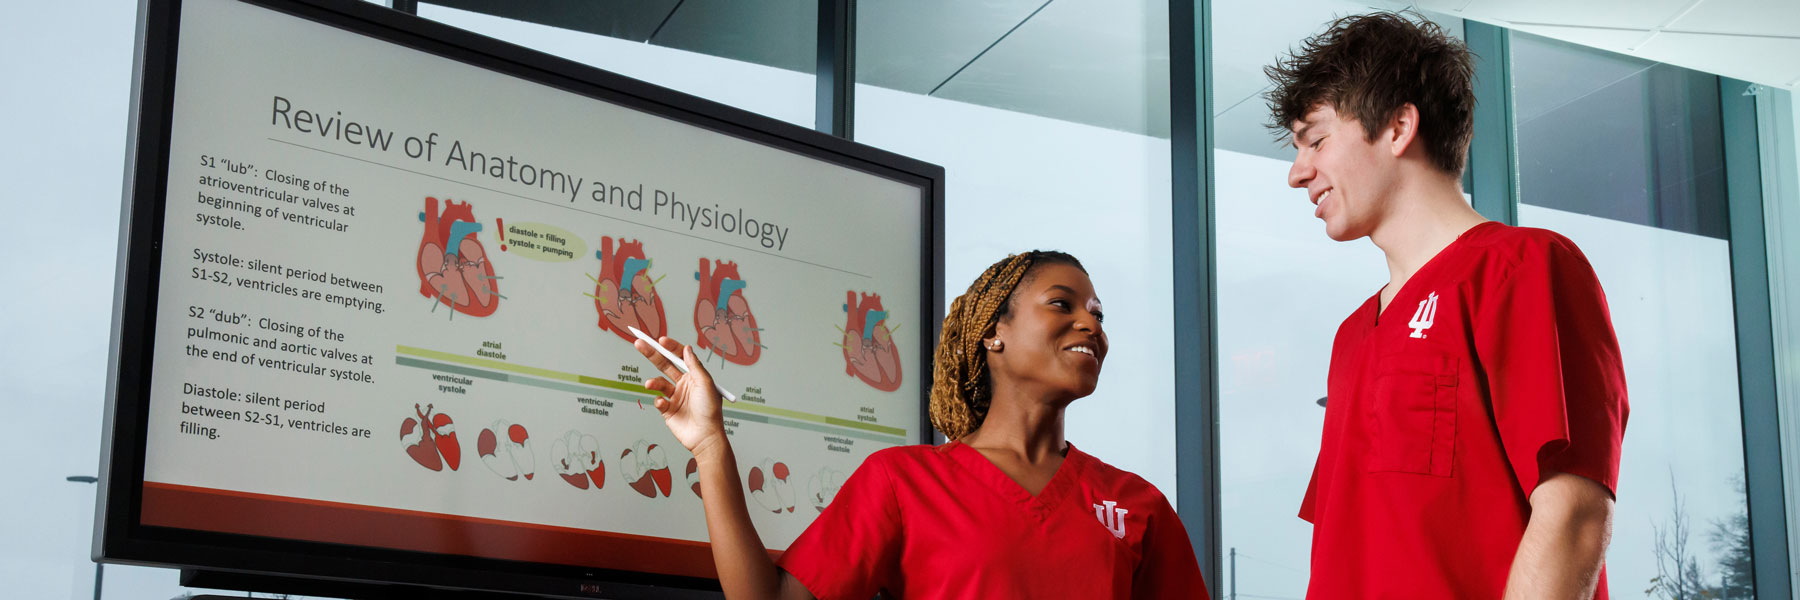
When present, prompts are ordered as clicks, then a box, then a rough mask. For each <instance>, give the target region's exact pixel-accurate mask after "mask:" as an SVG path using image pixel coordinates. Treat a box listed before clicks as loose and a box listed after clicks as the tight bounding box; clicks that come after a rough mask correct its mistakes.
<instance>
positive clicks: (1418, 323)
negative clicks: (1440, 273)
mask: <svg viewBox="0 0 1800 600" xmlns="http://www.w3.org/2000/svg"><path fill="white" fill-rule="evenodd" d="M1436 318H1437V292H1432V293H1431V295H1430V296H1428V297H1426V298H1425V299H1424V300H1420V301H1419V310H1415V311H1413V318H1412V322H1410V323H1407V324H1406V326H1407V327H1411V328H1412V330H1413V332H1412V336H1413V337H1416V338H1422V337H1425V330H1427V329H1431V321H1432V319H1436Z"/></svg>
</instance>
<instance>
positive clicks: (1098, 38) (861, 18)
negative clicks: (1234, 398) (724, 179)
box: [856, 0, 1177, 503]
mask: <svg viewBox="0 0 1800 600" xmlns="http://www.w3.org/2000/svg"><path fill="white" fill-rule="evenodd" d="M928 5H929V8H928V9H927V8H921V7H916V6H913V5H911V4H910V3H900V2H885V3H876V2H866V3H861V4H859V5H858V10H859V11H861V12H860V14H859V15H858V18H857V25H858V31H857V39H858V47H857V53H856V56H857V61H858V65H857V76H858V80H859V84H858V85H857V87H856V104H857V107H856V141H858V142H861V143H864V144H869V145H872V146H876V147H878V148H882V149H885V150H891V151H894V152H898V153H900V154H904V155H907V156H912V157H914V158H918V159H921V160H924V161H927V162H932V163H936V164H939V165H943V166H944V169H945V172H946V176H945V179H946V184H945V192H944V195H945V199H946V207H945V224H944V234H945V243H944V271H945V285H944V292H945V305H946V306H948V303H949V300H950V299H951V298H954V297H955V296H956V295H958V294H961V293H962V292H963V291H964V289H965V288H967V287H968V284H969V282H971V281H974V280H975V278H976V276H978V275H980V274H981V271H982V270H983V269H986V268H987V267H988V265H990V264H992V263H993V262H994V261H997V260H999V259H1001V258H1003V257H1005V256H1006V255H1007V254H1009V253H1016V252H1022V251H1026V250H1032V249H1054V250H1063V251H1066V252H1069V253H1071V254H1073V255H1075V256H1076V257H1077V258H1079V259H1081V261H1082V263H1083V265H1084V266H1085V267H1086V268H1087V270H1088V272H1089V274H1090V275H1091V276H1092V278H1093V280H1094V287H1095V290H1096V291H1097V292H1098V294H1099V296H1100V299H1101V300H1102V302H1104V303H1105V307H1106V316H1107V320H1106V331H1107V335H1108V337H1109V338H1110V340H1111V343H1112V346H1111V350H1110V354H1109V355H1108V357H1107V361H1106V369H1105V370H1104V371H1103V372H1102V374H1101V376H1100V385H1099V388H1098V389H1097V390H1096V391H1095V393H1094V395H1093V396H1091V397H1088V398H1085V399H1082V400H1080V401H1078V402H1076V403H1075V404H1074V405H1073V406H1071V407H1070V408H1069V412H1068V416H1067V423H1068V426H1067V435H1068V439H1069V441H1070V442H1072V443H1074V444H1075V445H1076V446H1077V447H1080V448H1081V449H1082V450H1083V451H1085V452H1088V453H1090V454H1093V455H1094V456H1096V457H1099V458H1100V459H1101V460H1104V461H1106V462H1108V463H1111V464H1112V465H1114V466H1117V467H1119V468H1122V469H1125V470H1128V471H1131V472H1134V473H1137V474H1139V475H1141V476H1143V477H1144V478H1145V479H1147V480H1149V481H1150V482H1151V483H1152V484H1155V485H1156V486H1157V488H1159V489H1161V490H1162V492H1163V494H1164V495H1166V496H1168V497H1169V500H1170V501H1171V503H1172V502H1174V500H1175V495H1176V494H1175V461H1174V460H1172V459H1171V458H1170V457H1173V456H1174V455H1175V435H1176V432H1175V430H1174V427H1173V425H1172V422H1173V417H1174V413H1175V404H1174V391H1173V390H1174V385H1173V380H1174V364H1173V361H1172V359H1171V358H1170V354H1171V353H1172V352H1173V344H1174V336H1175V335H1176V334H1177V332H1173V331H1170V330H1169V327H1168V325H1167V323H1168V322H1169V319H1170V318H1171V315H1172V314H1173V311H1174V306H1173V304H1172V299H1171V298H1172V294H1173V291H1172V283H1171V281H1170V273H1171V269H1172V268H1173V267H1172V264H1171V259H1170V245H1169V244H1170V241H1169V232H1170V229H1169V225H1168V219H1169V211H1170V205H1169V198H1170V191H1169V165H1170V160H1171V159H1170V156H1169V152H1170V145H1169V137H1168V136H1169V133H1168V132H1169V92H1168V90H1169V83H1168V81H1169V80H1168V76H1169V65H1168V56H1169V50H1168V48H1169V42H1168V30H1169V29H1168V28H1169V26H1168V6H1167V4H1166V2H1163V1H1160V0H1131V1H1129V2H1118V1H1116V0H1064V1H1059V2H1054V3H1048V4H1045V3H1042V2H996V3H969V2H949V1H946V2H930V3H928ZM933 326H935V324H933Z"/></svg>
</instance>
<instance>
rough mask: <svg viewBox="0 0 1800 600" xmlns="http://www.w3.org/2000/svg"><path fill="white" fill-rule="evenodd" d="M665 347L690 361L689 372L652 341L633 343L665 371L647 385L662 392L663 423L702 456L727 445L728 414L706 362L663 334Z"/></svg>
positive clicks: (658, 401) (659, 402)
mask: <svg viewBox="0 0 1800 600" xmlns="http://www.w3.org/2000/svg"><path fill="white" fill-rule="evenodd" d="M657 342H658V343H660V344H662V346H663V347H664V348H667V349H669V351H670V352H673V353H675V354H676V355H678V356H680V357H682V361H683V362H685V363H687V368H688V372H687V374H685V375H683V374H682V373H681V369H679V368H677V367H676V366H675V364H674V363H671V362H669V359H668V358H667V357H664V356H663V355H662V353H661V352H657V351H656V348H655V347H652V346H651V345H650V343H649V342H646V341H643V340H638V341H636V342H633V343H632V347H634V348H637V351H638V353H639V354H643V355H644V358H648V359H650V364H653V365H656V369H657V370H659V371H662V373H663V377H658V378H655V379H652V380H650V382H649V383H648V384H645V387H648V388H650V389H651V390H652V391H656V392H660V393H662V395H663V397H661V398H657V399H656V410H657V412H660V413H662V417H663V424H665V425H668V426H669V431H670V432H671V433H674V434H675V440H676V441H679V442H681V445H682V446H686V447H687V449H688V452H692V453H693V454H694V456H696V457H700V456H702V453H709V452H717V451H718V450H719V449H722V448H724V446H723V444H724V443H725V417H724V412H723V411H722V410H721V409H720V406H719V392H718V388H716V387H714V386H713V380H712V375H711V374H710V373H707V372H706V365H703V364H701V363H700V359H699V357H696V356H694V351H693V349H691V348H688V347H687V346H684V345H682V344H681V343H680V342H677V341H675V340H672V339H669V338H668V337H663V338H660V339H658V340H657Z"/></svg>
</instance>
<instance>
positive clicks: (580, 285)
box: [95, 0, 944, 597]
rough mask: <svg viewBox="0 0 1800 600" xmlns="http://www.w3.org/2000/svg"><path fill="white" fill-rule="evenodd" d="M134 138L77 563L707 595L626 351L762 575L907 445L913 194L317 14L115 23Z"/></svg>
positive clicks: (481, 47) (372, 14) (367, 18)
mask: <svg viewBox="0 0 1800 600" xmlns="http://www.w3.org/2000/svg"><path fill="white" fill-rule="evenodd" d="M130 136H131V139H130V144H129V147H130V149H131V150H130V154H129V156H128V159H127V173H126V178H125V193H124V208H123V214H122V224H121V229H120V246H119V248H120V250H119V263H118V264H119V267H118V285H117V291H116V293H115V311H114V315H113V340H112V343H113V349H114V352H113V357H112V364H111V368H110V373H109V376H110V378H111V380H110V381H109V385H108V393H109V396H110V397H109V403H108V409H107V413H106V414H107V424H106V429H105V431H106V434H105V441H104V443H105V448H104V449H103V452H102V461H103V463H104V464H103V465H102V478H101V479H102V486H103V489H102V492H103V497H104V499H105V500H104V502H103V503H102V505H101V507H100V509H99V511H98V515H97V519H98V521H99V527H97V529H96V531H97V533H96V540H95V556H96V558H97V559H99V560H102V561H106V562H119V563H134V564H148V565H159V566H170V567H178V568H182V569H184V570H186V571H187V572H189V573H195V574H203V575H204V574H214V575H216V576H217V577H220V578H227V579H228V578H230V577H237V578H238V580H242V581H249V582H253V583H252V584H251V585H263V586H265V587H280V588H285V589H293V590H298V589H299V588H301V587H306V586H304V585H301V583H302V582H310V583H319V584H320V585H337V586H340V587H327V588H319V587H316V586H315V587H308V588H307V589H310V590H313V592H314V593H324V592H320V591H319V590H321V589H325V590H332V589H354V588H355V587H356V586H395V587H402V586H404V587H408V588H421V589H427V588H437V589H464V590H483V591H489V592H493V591H498V592H512V593H522V594H538V595H561V596H575V597H580V596H595V597H599V596H604V597H615V596H659V597H660V596H668V595H684V594H701V595H704V594H705V593H706V592H705V591H704V590H707V589H715V590H716V589H717V584H716V581H715V580H714V577H715V576H716V573H715V572H714V570H713V566H712V560H711V554H710V551H709V548H708V545H707V540H706V530H705V524H704V518H703V514H702V510H701V505H700V497H699V494H700V493H702V492H703V491H702V490H700V489H698V486H697V485H695V484H694V483H693V478H692V477H691V474H690V472H691V471H692V470H693V466H692V463H691V462H690V461H691V456H690V455H689V454H688V453H687V452H686V450H685V449H683V448H682V446H681V445H680V444H679V443H677V442H676V441H675V440H674V438H673V437H672V436H671V435H670V434H669V432H668V430H667V428H666V427H665V426H664V425H663V423H662V420H661V418H660V417H659V415H658V413H657V411H656V410H655V408H654V406H653V400H654V396H653V394H652V393H651V392H649V390H648V389H647V388H646V387H644V383H645V382H646V381H648V380H649V379H650V378H652V377H654V376H656V373H655V371H654V369H653V368H652V367H651V366H650V364H649V363H648V362H647V361H646V360H644V359H643V357H642V356H640V355H638V354H637V353H636V351H635V350H634V349H633V348H632V346H631V340H632V339H633V336H632V334H631V333H630V332H629V329H630V328H637V329H641V330H644V331H646V332H648V333H649V334H650V335H652V336H656V335H667V336H669V337H672V338H675V339H677V340H679V341H682V342H684V343H687V344H690V345H692V346H694V347H695V348H696V349H697V351H698V352H699V353H700V355H701V356H702V358H703V360H705V361H706V364H707V365H708V366H709V368H710V369H711V370H712V372H713V373H714V375H715V377H716V378H717V380H718V381H719V382H720V383H721V385H723V386H724V387H726V388H727V389H728V390H729V391H731V392H732V393H733V394H734V395H735V396H737V398H738V399H737V401H736V402H734V403H731V404H728V405H727V406H726V407H725V411H726V418H727V427H728V429H729V430H730V434H731V436H732V440H733V444H734V446H735V447H736V448H737V456H738V457H739V459H740V461H741V464H740V465H739V467H740V470H741V472H742V473H741V474H742V475H743V480H744V481H745V482H746V486H747V487H748V488H749V489H747V490H746V492H747V497H748V498H749V499H750V503H751V509H752V514H753V515H754V518H755V522H756V526H757V529H758V531H759V532H761V534H762V537H763V540H764V542H765V543H766V544H768V546H769V549H770V552H771V553H779V552H780V551H781V550H782V549H784V548H786V547H787V545H788V544H789V543H791V542H792V541H793V540H794V538H795V537H796V536H798V535H799V533H800V532H801V531H802V530H803V529H804V528H805V527H806V526H807V525H808V524H809V523H810V522H811V521H812V519H813V518H814V517H815V516H816V515H817V514H818V512H819V511H820V510H822V508H823V507H824V506H825V505H826V504H828V503H829V502H830V501H831V499H832V497H833V494H834V493H835V491H836V489H837V487H838V485H839V483H840V482H841V481H842V480H843V479H844V477H846V476H847V475H848V474H849V473H850V472H852V471H853V470H855V468H856V467H857V465H859V464H860V463H861V461H862V459H863V458H864V457H866V456H868V455H869V454H870V453H872V452H874V451H876V450H879V449H882V448H887V447H891V446H896V445H903V444H917V443H923V442H926V441H929V440H930V439H931V438H930V431H931V430H930V425H929V421H928V418H927V416H926V397H927V390H928V388H929V378H930V359H931V356H930V351H931V348H932V346H933V343H934V339H933V333H934V331H935V329H936V327H935V325H936V323H937V322H938V321H939V320H940V319H941V318H942V314H943V305H942V299H941V298H942V291H941V289H940V281H941V279H942V270H943V266H942V254H943V252H942V247H943V204H942V198H943V181H944V173H943V169H942V168H940V167H937V166H933V165H930V164H926V163H923V162H920V161H917V160H912V159H909V158H906V157H902V156H898V155H895V154H891V153H888V152H883V151H880V150H876V149H873V148H869V147H866V146H861V145H857V144H854V143H851V142H848V141H845V140H841V139H838V138H834V137H831V136H827V135H824V134H821V133H818V132H815V131H812V130H808V129H804V128H801V127H797V126H793V125H790V124H786V123H782V122H778V121H775V120H773V119H769V118H766V117H762V116H758V115H755V114H751V113H748V112H745V111H741V110H737V109H733V108H730V107H726V106H722V105H719V104H716V103H712V102H708V101H705V100H701V99H698V98H694V97H691V96H687V95H683V94H680V93H677V92H673V91H670V90H667V89H663V88H659V87H656V86H653V85H649V84H646V83H643V82H640V81H636V80H631V79H628V78H624V77H621V76H618V75H614V74H611V73H608V72H605V71H602V70H599V69H595V68H591V67H588V66H584V65H580V64H577V63H573V62H570V61H567V60H562V59H558V58H555V57H551V56H548V55H545V54H541V53H538V52H534V51H531V50H527V49H524V48H519V47H516V46H513V45H509V44H506V43H502V42H498V41H495V40H492V39H488V38H484V37H481V36H478V35H475V34H472V33H469V32H465V31H461V30H457V29H454V28H451V27H447V26H444V25H441V24H437V23H433V22H430V21H426V20H423V19H419V18H416V17H413V16H411V15H406V14H402V13H398V12H394V11H391V10H388V9H386V8H383V7H380V6H377V5H372V4H368V3H363V2H355V1H349V0H147V1H146V2H145V3H144V4H143V5H142V7H141V9H140V15H139V29H138V55H137V58H136V65H135V80H134V86H133V103H132V119H131V130H130ZM199 580H201V581H206V578H205V577H200V578H199ZM217 580H218V581H224V580H226V579H217ZM257 581H261V582H264V583H261V584H256V583H254V582H257ZM320 582H324V583H320ZM270 591H279V590H270Z"/></svg>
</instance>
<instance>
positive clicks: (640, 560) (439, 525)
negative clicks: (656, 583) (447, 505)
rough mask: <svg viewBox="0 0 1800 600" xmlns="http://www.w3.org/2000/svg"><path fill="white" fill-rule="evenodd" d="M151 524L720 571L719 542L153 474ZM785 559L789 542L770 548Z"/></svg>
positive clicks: (697, 573) (611, 565)
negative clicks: (207, 484) (715, 546)
mask: <svg viewBox="0 0 1800 600" xmlns="http://www.w3.org/2000/svg"><path fill="white" fill-rule="evenodd" d="M143 524H144V525H149V526H155V527H174V528H178V529H195V530H201V531H214V532H220V533H237V534H244V535H255V536H263V537H272V538H282V539H292V540H302V541H309V542H327V543H333V544H348V545H353V546H370V547H376V548H391V549H395V550H412V551H418V552H434V553H439V554H459V555H464V556H474V557H480V558H493V559H500V560H515V561H524V562H537V563H550V564H559V565H572V566H579V567H595V568H603V569H618V570H623V571H642V572H650V573H660V574H665V575H680V576H687V577H705V578H709V579H710V578H717V577H718V572H717V570H715V569H714V567H713V559H712V549H711V546H710V545H709V544H706V543H704V542H692V541H687V540H677V539H669V538H658V537H649V536H641V535H630V534H624V533H608V532H603V531H593V530H587V529H575V528H572V527H557V526H553V525H539V524H535V523H520V522H516V521H501V520H497V519H483V518H478V517H464V516H458V515H447V514H441V513H429V512H421V511H415V510H403V509H397V508H384V507H379V506H363V505H358V504H345V503H341V502H327V501H323V500H307V499H302V498H288V497H284V496H271V495H267V494H255V493H250V492H238V491H231V490H218V489H210V488H201V487H193V486H186V485H176V484H169V483H156V482H149V481H146V482H144V506H143ZM769 555H770V557H771V558H776V559H779V558H780V556H781V553H780V552H777V551H770V552H769Z"/></svg>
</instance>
